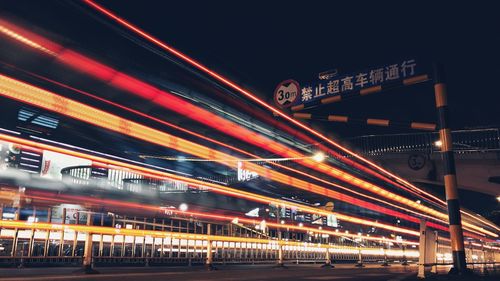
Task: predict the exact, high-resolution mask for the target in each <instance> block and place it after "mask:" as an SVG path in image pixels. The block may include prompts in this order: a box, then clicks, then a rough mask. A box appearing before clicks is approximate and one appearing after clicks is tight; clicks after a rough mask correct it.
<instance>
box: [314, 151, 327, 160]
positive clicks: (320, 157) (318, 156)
mask: <svg viewBox="0 0 500 281" xmlns="http://www.w3.org/2000/svg"><path fill="white" fill-rule="evenodd" d="M325 158H326V155H325V154H324V153H323V152H321V151H320V152H316V153H315V154H314V155H313V156H312V159H313V160H314V161H316V162H323V161H324V160H325Z"/></svg>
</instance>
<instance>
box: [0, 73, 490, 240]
mask: <svg viewBox="0 0 500 281" xmlns="http://www.w3.org/2000/svg"><path fill="white" fill-rule="evenodd" d="M0 85H1V86H2V89H1V92H2V94H3V95H4V96H7V97H9V98H12V99H15V100H18V101H21V102H24V103H28V104H32V105H35V106H38V107H41V108H45V109H48V110H51V111H55V112H57V113H60V114H63V115H66V116H69V117H72V118H74V119H78V120H81V121H84V122H86V123H90V124H93V125H97V126H100V127H103V128H106V129H109V130H112V131H115V132H119V133H122V134H126V135H128V136H131V137H134V138H138V139H141V140H144V141H147V142H151V143H155V144H158V145H161V146H165V147H170V148H173V149H176V150H179V151H182V152H185V153H188V154H192V155H195V156H198V157H201V158H208V159H210V158H216V157H219V158H234V157H233V156H230V155H227V154H224V153H221V152H219V151H216V150H213V149H209V148H207V147H204V146H201V145H198V144H196V143H193V142H190V141H187V140H184V139H181V138H178V137H175V136H172V135H169V134H167V133H165V132H161V131H158V130H155V129H152V128H149V127H146V126H143V125H141V124H138V123H135V122H132V121H129V120H126V119H124V118H121V117H118V116H115V115H113V114H110V113H107V112H104V111H101V110H99V109H96V108H93V107H90V106H88V105H84V104H82V103H79V102H76V101H73V100H70V99H67V98H64V97H62V96H59V95H56V94H53V93H51V92H48V91H45V90H42V89H40V88H37V87H34V86H31V85H28V84H26V83H24V82H20V81H17V80H14V79H11V78H8V77H6V76H3V75H0ZM311 161H312V160H311ZM222 164H225V165H228V166H230V165H229V163H222ZM243 165H244V166H243V167H242V168H243V169H250V170H252V171H255V172H257V173H258V174H260V175H264V176H265V177H267V178H270V179H272V180H276V181H278V182H281V183H284V184H287V185H291V186H295V187H297V188H300V189H304V190H307V191H311V192H315V193H318V194H322V195H324V196H327V197H330V198H335V199H339V200H342V201H345V202H349V203H352V204H354V205H358V206H361V207H364V208H368V209H373V210H377V211H380V212H383V213H386V214H388V215H393V216H396V217H400V218H402V219H406V220H410V221H414V222H415V220H416V219H415V218H413V217H410V216H408V215H405V214H401V213H398V212H396V211H393V210H387V209H385V208H382V207H380V206H378V205H375V204H372V203H368V202H364V201H362V200H359V199H356V198H352V197H350V196H347V195H344V194H341V193H338V192H336V191H333V190H329V189H326V188H323V187H321V186H318V185H315V184H312V183H309V182H306V181H303V180H300V179H296V178H293V177H290V176H287V175H284V174H282V173H279V172H276V171H273V170H270V169H267V168H264V167H261V166H258V165H255V164H252V163H243ZM405 200H406V202H407V203H409V204H411V205H415V204H416V205H418V204H417V203H415V202H410V200H408V199H405ZM418 207H420V208H419V209H422V210H424V211H426V212H428V213H429V214H431V215H434V216H436V217H438V218H440V219H444V220H446V219H447V216H446V215H445V214H443V213H440V212H437V211H435V210H433V209H431V208H429V207H424V206H421V205H418ZM383 209H385V210H383ZM382 210H383V211H382ZM464 226H467V227H470V228H472V229H475V230H477V231H480V232H483V233H486V234H488V235H490V236H493V237H496V234H495V233H493V232H490V231H488V230H485V229H484V228H481V227H478V226H475V225H473V224H470V223H467V222H464Z"/></svg>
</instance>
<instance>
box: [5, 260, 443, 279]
mask: <svg viewBox="0 0 500 281" xmlns="http://www.w3.org/2000/svg"><path fill="white" fill-rule="evenodd" d="M96 269H97V270H98V271H99V274H95V275H88V274H81V273H74V271H75V270H76V268H22V269H14V268H12V269H0V280H2V281H4V280H5V281H20V280H23V281H30V280H37V281H38V280H40V281H42V280H50V281H52V280H54V281H56V280H110V281H113V280H117V281H126V280H141V281H156V280H162V281H163V280H182V281H191V280H207V281H210V280H214V281H215V280H217V281H230V280H309V281H313V280H370V281H382V280H383V281H401V280H404V279H406V278H410V279H412V277H414V276H416V270H417V267H416V266H415V265H411V266H406V267H403V266H400V265H392V266H389V267H382V266H380V265H379V264H377V265H367V266H366V267H364V268H356V267H354V265H352V264H349V265H348V264H345V265H336V267H335V268H333V269H330V268H320V265H290V266H288V268H286V269H284V268H274V267H273V266H271V265H233V266H219V267H218V269H217V270H214V271H207V270H205V269H204V268H203V267H201V266H200V267H150V268H144V267H135V268H131V267H121V268H118V267H114V268H96ZM445 271H446V268H443V269H442V272H443V273H444V272H445Z"/></svg>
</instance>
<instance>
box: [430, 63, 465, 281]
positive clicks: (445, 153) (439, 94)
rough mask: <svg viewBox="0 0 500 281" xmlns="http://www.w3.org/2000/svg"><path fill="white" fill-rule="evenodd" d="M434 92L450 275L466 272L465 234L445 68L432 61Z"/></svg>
mask: <svg viewBox="0 0 500 281" xmlns="http://www.w3.org/2000/svg"><path fill="white" fill-rule="evenodd" d="M434 93H435V98H436V109H437V114H438V118H437V119H438V120H437V121H438V122H437V123H438V126H439V138H440V140H441V155H442V160H443V168H444V187H445V192H446V203H447V205H448V221H449V224H450V227H449V229H450V239H451V249H452V252H453V254H452V255H453V267H452V269H451V270H450V273H452V274H464V273H466V272H467V263H466V261H465V250H464V237H463V231H462V220H461V216H460V203H459V200H458V185H457V176H456V169H455V158H454V155H453V141H452V138H451V131H450V125H449V117H448V98H447V93H446V80H445V75H444V69H443V67H442V66H441V65H438V64H434Z"/></svg>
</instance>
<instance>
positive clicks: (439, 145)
mask: <svg viewBox="0 0 500 281" xmlns="http://www.w3.org/2000/svg"><path fill="white" fill-rule="evenodd" d="M434 145H435V146H436V147H441V146H442V145H443V142H442V141H441V140H437V141H435V142H434Z"/></svg>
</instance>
